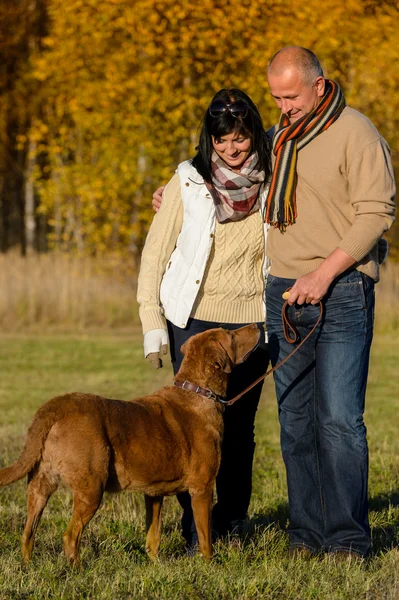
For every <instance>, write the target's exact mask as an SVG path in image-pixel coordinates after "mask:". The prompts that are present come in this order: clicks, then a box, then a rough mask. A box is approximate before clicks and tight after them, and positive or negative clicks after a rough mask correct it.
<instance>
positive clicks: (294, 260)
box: [153, 47, 395, 557]
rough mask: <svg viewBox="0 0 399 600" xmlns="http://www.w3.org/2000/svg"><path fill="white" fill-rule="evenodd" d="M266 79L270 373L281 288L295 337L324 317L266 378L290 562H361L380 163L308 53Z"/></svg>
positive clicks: (278, 353) (383, 190)
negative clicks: (273, 119)
mask: <svg viewBox="0 0 399 600" xmlns="http://www.w3.org/2000/svg"><path fill="white" fill-rule="evenodd" d="M268 79H269V86H270V91H271V94H272V96H273V97H274V99H275V101H276V103H277V105H278V107H279V108H280V110H281V113H282V114H281V119H280V122H279V124H278V125H277V126H276V127H274V128H273V130H271V135H273V158H274V169H273V176H272V182H271V186H270V192H269V198H268V206H267V213H266V219H267V221H268V222H269V223H270V224H271V228H270V230H269V234H268V241H267V251H266V252H267V255H268V257H269V258H270V259H271V263H272V266H271V272H270V275H269V276H268V279H267V284H266V306H267V310H266V313H267V318H266V320H267V329H268V333H269V350H270V356H271V360H272V363H273V365H275V364H277V363H278V362H280V361H281V360H283V359H284V358H285V357H286V356H287V355H288V354H289V353H290V352H291V351H292V349H293V348H292V345H290V344H289V343H288V342H287V341H286V340H285V338H284V334H283V329H282V321H281V312H282V305H283V299H282V294H283V293H284V292H285V291H286V290H287V289H290V292H289V293H290V295H289V299H288V302H289V304H290V308H289V318H290V320H291V322H292V323H293V324H294V325H295V326H296V328H297V330H298V332H299V334H300V336H301V337H302V338H303V337H305V335H306V334H307V333H308V332H309V331H310V329H311V328H312V327H313V325H314V324H315V322H316V320H317V317H318V316H319V306H318V303H319V302H320V301H322V303H323V306H324V315H323V320H322V323H321V324H320V325H319V326H318V329H317V331H316V332H315V333H314V334H313V335H312V337H311V338H310V339H309V340H308V341H307V342H306V343H305V344H304V345H303V346H302V348H301V349H300V350H299V351H298V352H297V353H296V354H295V355H294V356H293V357H292V358H290V359H289V360H288V361H287V362H286V363H284V365H282V366H281V367H280V368H279V369H277V370H276V371H275V372H274V378H275V386H276V394H277V400H278V409H279V420H280V428H281V448H282V453H283V458H284V462H285V465H286V470H287V482H288V497H289V508H290V524H289V527H288V534H289V538H290V552H291V553H293V554H298V553H300V554H302V553H303V554H304V555H310V556H311V555H314V554H316V553H319V552H323V551H324V552H329V553H335V554H341V555H344V556H350V555H354V556H356V557H357V556H359V557H364V556H367V555H368V554H369V552H370V528H369V523H368V490H367V483H368V448H367V440H366V428H365V425H364V422H363V413H364V401H365V392H366V383H367V375H368V363H369V354H370V345H371V340H372V335H373V316H374V283H375V282H377V281H378V279H379V266H378V246H379V242H380V239H381V236H382V235H383V233H384V232H385V231H386V230H387V229H388V228H389V227H390V225H391V224H392V222H393V220H394V209H395V205H394V196H395V183H394V177H393V170H392V163H391V158H390V152H389V148H388V145H387V143H386V142H385V140H384V139H383V138H382V137H381V136H380V134H379V133H378V131H377V130H376V129H375V127H374V126H373V124H372V123H371V122H370V121H369V120H368V119H367V118H366V117H365V116H364V115H362V114H360V113H359V112H357V111H355V110H353V109H351V108H349V107H347V106H345V100H344V97H343V94H342V92H341V90H340V88H339V86H338V85H337V84H336V83H334V82H331V81H329V80H327V79H325V78H324V76H323V71H322V69H321V66H320V63H319V61H318V59H317V57H316V56H315V55H314V54H313V53H312V52H311V51H309V50H307V49H305V48H300V47H287V48H283V49H282V50H280V51H279V52H277V54H275V56H274V57H273V58H272V60H271V62H270V65H269V69H268ZM157 191H158V190H157ZM157 196H158V194H157V192H156V193H155V194H154V200H153V205H154V208H156V204H157ZM380 245H381V246H382V244H380Z"/></svg>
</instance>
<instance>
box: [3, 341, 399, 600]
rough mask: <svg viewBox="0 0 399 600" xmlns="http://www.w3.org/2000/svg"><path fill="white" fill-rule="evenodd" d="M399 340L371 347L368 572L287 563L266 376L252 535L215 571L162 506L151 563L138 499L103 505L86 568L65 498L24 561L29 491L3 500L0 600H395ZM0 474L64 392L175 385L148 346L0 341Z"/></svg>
mask: <svg viewBox="0 0 399 600" xmlns="http://www.w3.org/2000/svg"><path fill="white" fill-rule="evenodd" d="M398 362H399V340H398V339H397V336H394V335H389V334H385V335H382V334H381V335H378V336H376V338H375V341H374V345H373V353H372V361H371V371H370V378H369V387H368V398H367V410H366V422H367V426H368V437H369V445H370V457H371V466H370V506H371V514H370V517H371V525H372V535H373V556H372V558H371V559H370V560H369V561H368V562H367V563H361V564H359V563H353V562H345V563H337V562H335V560H334V559H332V558H331V557H329V558H328V557H325V558H321V559H316V560H312V561H309V562H306V561H302V560H294V559H289V558H288V557H287V544H288V541H287V536H286V533H285V530H284V528H285V525H286V522H287V517H288V509H287V502H286V483H285V473H284V467H283V463H282V459H281V455H280V449H279V432H278V423H277V414H276V412H277V411H276V407H275V398H274V392H273V384H272V381H271V377H270V378H269V379H268V380H267V381H266V383H265V388H264V394H263V398H262V403H261V408H260V410H259V413H258V416H257V448H256V458H255V467H254V489H253V497H252V502H251V509H250V523H249V526H248V536H247V538H246V539H244V540H242V541H240V540H238V539H234V538H231V539H229V540H224V541H219V542H218V543H217V544H216V545H215V556H214V558H213V560H212V561H211V562H205V561H204V560H202V559H201V558H200V557H195V558H189V557H187V556H186V555H185V552H184V546H183V541H182V538H181V536H180V533H179V516H180V509H179V507H178V504H177V502H176V500H175V499H174V498H168V499H166V501H165V505H164V506H165V510H164V518H163V537H162V542H161V551H160V557H159V559H158V561H157V562H156V563H150V562H149V561H148V559H147V557H146V555H145V552H144V542H145V532H144V501H143V498H142V496H141V495H140V494H130V493H125V494H119V495H116V496H106V497H105V498H104V502H103V504H102V506H101V508H100V510H99V511H98V513H97V515H96V516H95V518H94V519H93V521H92V522H91V523H90V524H89V525H88V527H87V529H86V530H85V533H84V535H83V539H82V547H81V550H82V551H81V558H82V564H81V567H80V568H79V569H73V568H70V567H69V566H68V565H67V563H66V560H65V558H64V555H63V552H62V541H61V538H62V533H63V531H64V529H65V528H66V525H67V522H68V520H69V516H70V511H71V498H70V495H69V493H68V492H67V490H65V489H59V490H58V492H57V493H56V494H55V495H54V496H53V497H52V499H51V500H50V502H49V505H48V507H47V509H46V511H45V513H44V516H43V519H42V522H41V524H40V527H39V530H38V534H37V542H36V547H35V552H34V556H33V560H32V562H31V563H30V564H29V565H24V564H23V563H22V560H21V555H20V541H21V534H22V530H23V527H24V521H25V516H26V507H25V503H26V496H25V491H26V482H25V481H21V482H18V483H16V484H14V485H13V486H9V487H7V488H2V489H1V490H0V599H1V600H3V599H8V598H10V599H13V600H14V599H21V600H22V599H24V600H25V599H28V598H29V599H30V598H35V599H36V598H40V599H41V598H51V599H53V598H55V599H59V598H62V599H70V598H76V599H84V598H96V599H97V598H101V599H103V598H104V599H105V598H106V599H128V598H134V599H166V600H168V599H170V600H172V599H176V600H178V599H179V600H180V599H186V598H187V599H194V598H195V599H197V598H198V599H201V600H202V599H209V600H211V599H212V600H213V599H218V600H224V599H232V600H233V599H234V600H236V599H239V600H250V599H251V600H252V599H260V598H262V599H263V598H265V599H273V600H274V599H276V598H278V599H280V598H281V599H284V600H285V599H298V600H303V599H305V600H310V599H323V600H324V599H329V600H330V599H331V600H335V599H344V598H345V599H346V598H350V599H356V600H358V599H368V600H379V599H384V600H385V599H392V600H393V599H398V598H399V550H398V547H399V527H398V523H399V435H398V433H397V423H398V416H397V414H398V403H397V399H398V396H399V383H398V378H397V365H398ZM0 373H1V385H0V411H1V419H0V466H5V465H7V464H9V463H10V462H11V461H12V460H14V459H15V458H16V457H17V456H18V455H19V452H20V451H21V449H22V445H23V438H24V434H25V432H26V428H27V427H28V425H29V423H30V421H31V418H32V416H33V414H34V412H35V410H36V409H37V408H38V407H39V406H40V405H41V404H42V403H43V402H45V401H46V400H47V399H49V398H51V397H52V396H54V395H57V394H60V393H64V392H67V391H76V390H79V391H90V392H94V393H99V394H103V395H107V396H109V397H117V398H122V399H128V398H131V397H134V396H138V395H141V394H143V393H147V392H150V391H152V390H154V389H156V388H158V387H160V386H161V385H163V384H164V383H165V382H169V381H170V380H171V377H172V375H171V370H170V369H169V368H168V369H162V370H160V371H153V370H152V369H151V367H150V366H149V365H147V364H146V362H145V361H144V359H143V357H142V346H141V335H140V334H139V333H137V334H135V333H128V334H125V335H115V334H109V335H96V336H94V335H92V336H89V335H86V336H79V337H72V336H37V337H29V336H28V337H23V336H19V337H16V336H8V337H7V336H5V337H4V336H3V337H2V338H1V341H0Z"/></svg>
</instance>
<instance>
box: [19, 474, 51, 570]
mask: <svg viewBox="0 0 399 600" xmlns="http://www.w3.org/2000/svg"><path fill="white" fill-rule="evenodd" d="M57 487H58V481H57V479H56V478H55V477H54V476H53V477H51V476H50V477H49V475H48V473H46V472H45V471H43V470H40V468H39V471H36V472H35V473H34V474H33V475H29V483H28V517H27V520H26V524H25V529H24V533H23V535H22V557H23V559H24V561H29V560H30V559H31V557H32V552H33V545H34V542H35V535H36V531H37V527H38V525H39V522H40V518H41V516H42V514H43V511H44V509H45V508H46V504H47V502H48V499H49V498H50V496H51V494H53V493H54V492H55V490H56V489H57Z"/></svg>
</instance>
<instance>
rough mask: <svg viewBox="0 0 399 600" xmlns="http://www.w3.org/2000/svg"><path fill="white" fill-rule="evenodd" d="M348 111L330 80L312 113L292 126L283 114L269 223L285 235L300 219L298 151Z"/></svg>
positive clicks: (277, 135)
mask: <svg viewBox="0 0 399 600" xmlns="http://www.w3.org/2000/svg"><path fill="white" fill-rule="evenodd" d="M344 108H345V98H344V95H343V93H342V91H341V88H340V87H339V85H338V84H337V83H335V81H332V80H331V79H326V90H325V93H324V95H323V97H322V99H321V101H320V104H318V106H316V108H315V109H314V110H312V112H310V113H309V114H308V115H304V116H303V117H302V118H301V119H299V120H298V121H296V122H295V123H293V124H292V125H290V123H289V120H288V117H287V116H286V115H281V118H280V121H279V124H278V130H277V131H276V133H275V134H274V137H273V152H274V154H275V155H276V162H275V165H274V169H273V175H272V181H271V184H270V191H269V196H268V199H267V208H266V221H267V222H268V223H270V224H271V225H274V226H275V227H278V228H279V229H280V231H281V232H284V231H285V230H286V228H287V226H288V225H293V223H295V219H296V217H297V209H296V197H295V196H296V194H295V188H296V183H297V173H296V165H297V159H298V151H299V150H301V149H302V148H304V147H305V146H306V144H309V142H311V141H312V140H313V139H314V138H315V137H316V136H318V135H319V134H320V133H322V132H323V131H325V130H326V129H328V127H330V125H332V124H333V123H334V121H336V120H337V119H338V117H339V116H340V114H341V112H342V111H343V109H344Z"/></svg>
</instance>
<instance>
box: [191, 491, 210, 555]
mask: <svg viewBox="0 0 399 600" xmlns="http://www.w3.org/2000/svg"><path fill="white" fill-rule="evenodd" d="M189 491H190V490H189ZM190 495H191V506H192V507H193V514H194V521H195V527H196V529H197V534H198V542H199V549H200V553H201V554H202V556H203V557H204V558H211V556H212V537H211V508H212V496H213V491H212V487H211V488H208V489H206V490H205V491H204V492H202V493H200V494H198V493H191V492H190Z"/></svg>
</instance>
